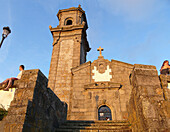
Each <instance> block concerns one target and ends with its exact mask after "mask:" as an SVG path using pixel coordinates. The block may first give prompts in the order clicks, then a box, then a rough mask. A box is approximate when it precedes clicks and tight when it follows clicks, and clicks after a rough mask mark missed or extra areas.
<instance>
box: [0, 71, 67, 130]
mask: <svg viewBox="0 0 170 132" xmlns="http://www.w3.org/2000/svg"><path fill="white" fill-rule="evenodd" d="M15 85H16V87H17V89H16V91H15V96H14V99H13V100H12V102H11V104H10V108H9V109H8V115H7V116H6V117H5V118H4V119H3V120H2V121H1V122H0V130H1V132H22V131H24V132H35V131H42V132H47V131H55V129H56V128H57V127H58V126H59V124H60V123H62V122H64V121H65V119H66V111H67V105H66V104H64V103H62V102H61V101H60V99H59V98H58V97H57V96H56V95H55V94H54V93H53V91H51V89H49V88H47V78H46V77H45V76H44V75H43V74H42V73H41V71H40V70H38V69H37V70H27V71H24V72H23V75H22V78H21V80H19V81H15Z"/></svg>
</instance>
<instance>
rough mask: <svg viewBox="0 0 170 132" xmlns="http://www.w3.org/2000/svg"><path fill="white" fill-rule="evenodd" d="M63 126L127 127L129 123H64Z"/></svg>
mask: <svg viewBox="0 0 170 132" xmlns="http://www.w3.org/2000/svg"><path fill="white" fill-rule="evenodd" d="M62 125H64V126H101V125H102V126H129V123H111V122H107V123H64V124H62Z"/></svg>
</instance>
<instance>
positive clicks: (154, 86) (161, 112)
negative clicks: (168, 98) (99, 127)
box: [128, 64, 170, 132]
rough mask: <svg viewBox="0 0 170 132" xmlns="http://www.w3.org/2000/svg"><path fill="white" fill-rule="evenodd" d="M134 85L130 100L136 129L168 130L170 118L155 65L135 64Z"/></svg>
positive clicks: (132, 81) (133, 125) (132, 80)
mask: <svg viewBox="0 0 170 132" xmlns="http://www.w3.org/2000/svg"><path fill="white" fill-rule="evenodd" d="M130 79H131V84H132V86H133V88H132V92H131V98H130V101H129V106H128V111H129V121H130V123H131V124H132V128H133V130H134V131H138V132H143V131H145V132H150V131H166V130H168V129H169V126H170V125H169V118H168V115H169V113H168V111H167V107H165V106H166V105H170V104H169V102H165V100H164V97H163V89H162V88H161V85H160V80H159V77H158V72H157V70H156V67H155V66H148V65H138V64H135V65H134V69H133V71H132V74H131V78H130Z"/></svg>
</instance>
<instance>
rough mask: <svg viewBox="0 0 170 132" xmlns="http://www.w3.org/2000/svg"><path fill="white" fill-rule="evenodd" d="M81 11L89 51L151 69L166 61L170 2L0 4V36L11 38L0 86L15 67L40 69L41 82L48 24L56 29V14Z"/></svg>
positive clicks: (32, 0)
mask: <svg viewBox="0 0 170 132" xmlns="http://www.w3.org/2000/svg"><path fill="white" fill-rule="evenodd" d="M79 4H81V6H82V8H83V10H85V12H86V17H87V21H88V25H89V28H88V30H87V35H88V41H89V44H90V47H91V48H92V49H91V51H90V52H89V53H88V56H87V58H88V61H94V60H95V59H97V57H98V55H99V53H98V52H97V48H98V47H99V46H101V47H103V48H104V52H103V55H104V57H105V59H109V60H111V59H115V60H119V61H123V62H127V63H131V64H146V65H155V66H156V67H157V69H158V70H159V69H160V66H161V64H162V62H163V61H164V60H165V59H168V60H170V55H169V52H170V0H48V1H47V0H1V4H0V12H1V13H0V33H1V32H2V28H3V27H4V26H10V28H11V30H12V33H11V34H10V35H9V36H8V38H7V39H5V41H4V43H3V46H2V48H1V49H0V81H3V80H4V79H6V78H8V77H12V76H17V74H18V72H19V71H18V66H19V65H20V64H24V65H25V66H26V69H40V70H41V71H42V72H43V73H44V74H45V75H46V76H47V77H48V73H49V67H50V60H51V54H52V41H53V39H52V35H51V33H50V30H49V25H51V26H52V27H56V26H57V25H58V19H57V17H56V14H57V12H58V10H59V9H65V8H70V7H78V5H79Z"/></svg>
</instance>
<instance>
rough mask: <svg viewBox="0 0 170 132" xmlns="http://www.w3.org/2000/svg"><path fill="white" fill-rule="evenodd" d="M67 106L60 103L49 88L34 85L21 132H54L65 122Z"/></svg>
mask: <svg viewBox="0 0 170 132" xmlns="http://www.w3.org/2000/svg"><path fill="white" fill-rule="evenodd" d="M66 118H67V104H66V103H63V102H61V101H60V99H59V98H58V97H57V96H56V95H55V94H54V92H53V91H52V90H51V89H50V88H46V89H41V88H39V85H36V88H35V89H34V97H33V100H32V101H28V106H27V112H26V117H25V121H24V125H23V131H43V132H46V131H55V129H56V128H58V127H59V125H60V124H62V123H63V122H65V121H66Z"/></svg>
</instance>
